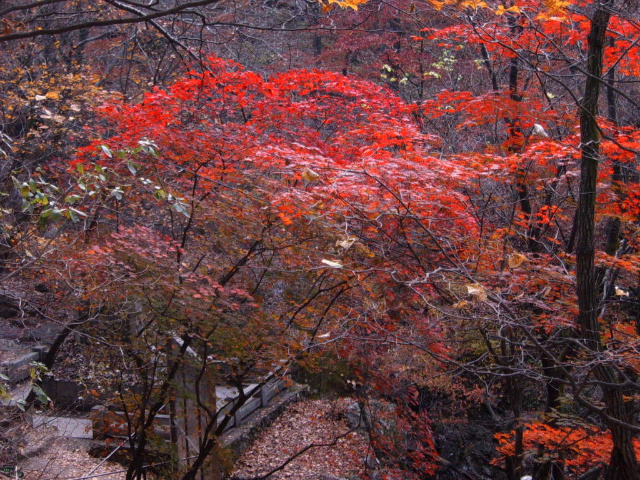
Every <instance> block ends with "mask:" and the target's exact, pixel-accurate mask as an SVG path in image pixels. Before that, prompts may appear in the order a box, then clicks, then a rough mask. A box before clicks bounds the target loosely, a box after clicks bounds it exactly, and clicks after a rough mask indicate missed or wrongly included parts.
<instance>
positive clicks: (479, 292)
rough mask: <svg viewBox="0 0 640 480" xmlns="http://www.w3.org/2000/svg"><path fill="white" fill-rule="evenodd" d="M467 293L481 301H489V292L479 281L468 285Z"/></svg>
mask: <svg viewBox="0 0 640 480" xmlns="http://www.w3.org/2000/svg"><path fill="white" fill-rule="evenodd" d="M466 287H467V293H468V294H469V295H471V296H472V297H474V298H475V299H476V300H478V301H480V302H486V301H487V292H486V290H485V289H484V287H483V286H482V285H479V284H477V283H474V284H470V285H466Z"/></svg>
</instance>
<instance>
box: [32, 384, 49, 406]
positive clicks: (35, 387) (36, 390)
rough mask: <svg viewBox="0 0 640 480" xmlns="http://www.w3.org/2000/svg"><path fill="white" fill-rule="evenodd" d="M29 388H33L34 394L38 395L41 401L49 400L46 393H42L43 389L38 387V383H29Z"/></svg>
mask: <svg viewBox="0 0 640 480" xmlns="http://www.w3.org/2000/svg"><path fill="white" fill-rule="evenodd" d="M31 389H32V390H33V392H34V393H35V394H36V396H37V397H38V401H39V402H41V403H49V402H50V401H51V399H50V398H49V397H48V395H47V394H46V393H44V390H42V388H40V385H37V384H35V383H34V384H33V385H31Z"/></svg>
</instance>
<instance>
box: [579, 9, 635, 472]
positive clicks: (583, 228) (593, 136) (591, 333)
mask: <svg viewBox="0 0 640 480" xmlns="http://www.w3.org/2000/svg"><path fill="white" fill-rule="evenodd" d="M614 3H615V0H601V1H600V2H598V3H597V4H596V8H595V12H594V14H593V17H592V19H591V27H590V32H589V36H588V57H587V68H586V70H587V71H586V73H587V78H586V84H585V91H584V98H583V100H582V103H581V105H580V148H581V177H580V200H579V203H578V211H577V214H576V216H577V243H576V275H577V294H578V307H579V314H578V325H579V329H580V335H581V337H582V340H583V342H584V345H585V347H586V348H587V349H588V353H590V354H592V355H594V356H595V357H596V360H597V356H599V354H600V352H602V351H603V344H602V340H601V337H600V326H599V322H598V316H599V311H600V308H599V305H600V301H599V300H600V299H599V296H598V289H597V285H596V275H595V269H594V257H595V242H594V230H595V205H596V181H597V175H598V162H599V161H600V132H599V130H598V123H597V115H598V97H599V94H600V84H601V79H602V61H603V56H604V42H605V35H606V32H607V28H608V26H609V19H610V17H611V13H610V12H611V10H612V8H613V6H614ZM594 374H595V377H596V378H597V379H598V380H599V381H600V382H602V390H603V394H604V401H605V409H606V413H607V414H608V415H609V416H610V417H611V418H613V419H615V420H619V421H622V422H629V421H630V418H629V415H628V412H627V411H626V406H625V404H624V400H623V397H622V390H621V389H620V388H617V387H616V385H615V384H616V383H617V377H616V374H615V371H614V370H613V368H612V367H611V366H609V365H605V364H602V363H601V364H599V365H597V366H596V367H595V369H594ZM609 427H610V429H611V434H612V439H613V444H614V446H613V451H612V452H611V460H610V462H609V468H608V470H607V475H606V479H607V480H614V479H615V480H637V479H638V465H637V460H636V457H635V451H634V449H633V443H632V439H633V436H632V434H631V432H630V431H629V430H628V429H626V428H624V426H621V425H618V424H617V423H613V422H609Z"/></svg>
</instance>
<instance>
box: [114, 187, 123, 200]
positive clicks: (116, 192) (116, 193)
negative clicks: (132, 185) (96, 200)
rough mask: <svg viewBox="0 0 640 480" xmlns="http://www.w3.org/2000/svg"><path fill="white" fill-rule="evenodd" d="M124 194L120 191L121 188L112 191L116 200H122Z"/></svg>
mask: <svg viewBox="0 0 640 480" xmlns="http://www.w3.org/2000/svg"><path fill="white" fill-rule="evenodd" d="M123 193H124V192H123V191H122V190H120V187H117V188H114V189H113V190H111V196H112V197H115V199H116V200H122V194H123Z"/></svg>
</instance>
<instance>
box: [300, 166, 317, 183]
mask: <svg viewBox="0 0 640 480" xmlns="http://www.w3.org/2000/svg"><path fill="white" fill-rule="evenodd" d="M302 178H303V179H304V180H305V181H306V182H309V183H311V182H315V181H316V180H318V179H319V178H320V175H318V174H317V173H316V172H314V171H313V170H311V169H310V168H307V169H305V171H304V172H302Z"/></svg>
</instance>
